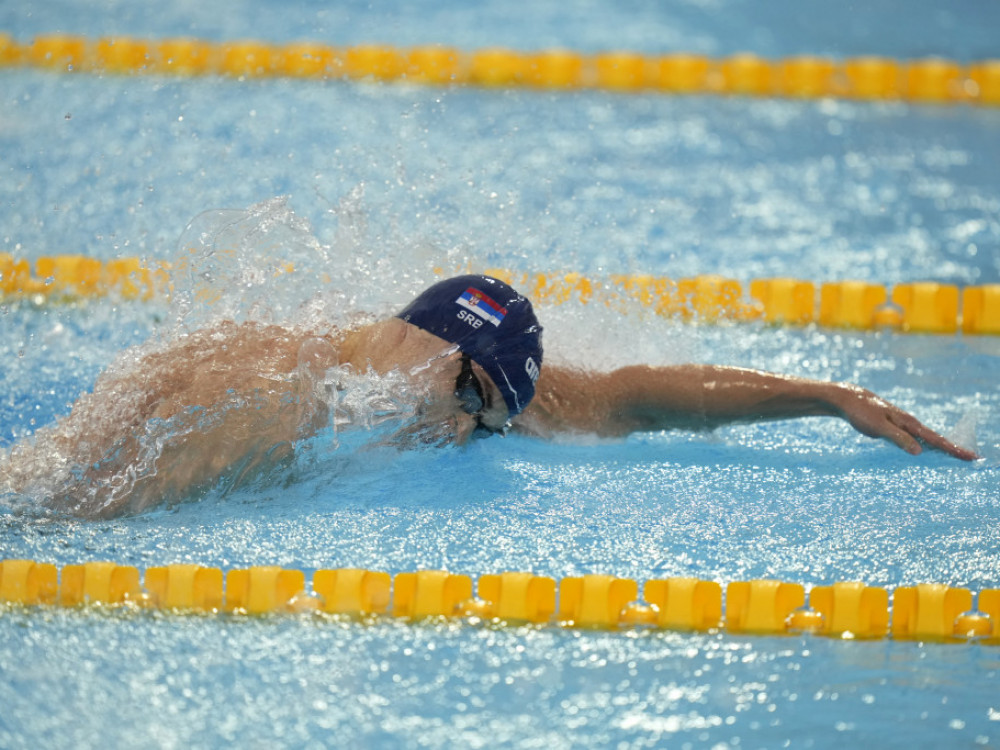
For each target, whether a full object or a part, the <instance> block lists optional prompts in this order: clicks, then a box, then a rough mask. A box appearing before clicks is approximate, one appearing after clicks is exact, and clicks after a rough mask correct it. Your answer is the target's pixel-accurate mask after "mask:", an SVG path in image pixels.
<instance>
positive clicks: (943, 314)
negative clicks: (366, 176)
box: [0, 253, 1000, 335]
mask: <svg viewBox="0 0 1000 750" xmlns="http://www.w3.org/2000/svg"><path fill="white" fill-rule="evenodd" d="M294 270H295V269H294V267H293V266H292V265H291V264H288V265H287V266H286V267H285V268H284V269H282V270H281V271H280V272H281V273H293V272H294ZM435 272H436V273H438V275H443V274H445V273H446V271H445V270H444V269H440V268H439V269H435ZM485 273H487V274H490V275H493V276H496V277H497V278H500V279H503V280H504V281H506V282H507V283H509V284H511V285H512V286H514V287H515V288H517V289H520V290H522V292H523V293H524V294H525V295H526V296H528V297H529V298H530V299H531V300H532V301H533V302H535V303H537V304H539V305H543V306H544V305H559V304H563V303H566V302H570V301H573V302H577V303H582V304H590V303H592V302H600V303H602V304H605V305H608V306H609V307H611V308H613V309H619V310H621V311H622V312H623V313H624V312H627V311H628V310H629V309H631V308H633V307H635V306H636V305H638V306H639V307H640V308H642V309H647V310H650V311H651V312H653V313H655V314H657V315H662V316H667V317H676V318H678V319H681V320H696V321H703V322H718V321H743V322H747V321H761V322H763V323H766V324H770V325H786V326H805V325H811V324H818V325H820V326H823V327H826V328H842V329H855V330H866V331H867V330H886V331H899V332H904V333H935V334H955V333H958V332H962V333H963V334H966V335H984V334H990V335H997V334H1000V284H985V285H981V286H968V287H964V288H959V287H958V286H957V285H954V284H939V283H936V282H930V281H927V282H916V283H908V284H897V285H895V286H893V287H891V288H890V287H887V286H883V285H881V284H873V283H870V282H865V281H852V280H844V281H830V282H823V283H821V284H819V285H817V284H815V283H814V282H811V281H806V280H802V279H793V278H771V279H754V280H752V281H751V282H750V284H749V285H747V286H746V287H745V288H744V286H743V285H742V284H741V283H740V282H739V281H737V280H735V279H728V278H725V277H722V276H715V275H704V276H696V277H693V278H686V279H677V280H673V279H669V278H665V277H657V276H652V275H642V274H631V275H623V274H620V275H611V276H608V277H607V278H605V279H594V278H590V277H588V276H584V275H583V274H579V273H575V272H570V273H522V272H516V271H511V270H509V269H502V268H491V269H486V270H485ZM170 288H171V282H170V266H169V264H166V263H148V264H143V263H142V262H141V261H140V260H139V259H138V258H117V259H115V260H110V261H99V260H96V259H94V258H88V257H85V256H79V255H59V256H46V257H40V258H38V259H37V260H36V261H35V262H34V264H33V265H32V263H30V262H29V261H27V260H24V259H18V258H15V257H14V256H12V255H10V254H6V253H0V300H18V299H23V300H27V301H29V302H31V303H33V304H37V305H41V304H45V303H58V302H70V301H74V300H79V299H87V298H94V297H102V296H116V297H119V298H121V299H125V300H133V299H138V300H149V299H152V298H154V297H155V296H157V295H169V294H170Z"/></svg>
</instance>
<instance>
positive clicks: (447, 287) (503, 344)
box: [396, 275, 542, 417]
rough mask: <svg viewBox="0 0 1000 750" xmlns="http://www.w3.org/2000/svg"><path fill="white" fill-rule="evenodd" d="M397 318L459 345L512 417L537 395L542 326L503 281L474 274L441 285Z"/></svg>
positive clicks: (448, 280)
mask: <svg viewBox="0 0 1000 750" xmlns="http://www.w3.org/2000/svg"><path fill="white" fill-rule="evenodd" d="M396 317H398V318H402V319H403V320H405V321H406V322H407V323H412V324H413V325H415V326H417V327H418V328H422V329H424V330H425V331H427V332H428V333H433V334H434V335H435V336H439V337H440V338H443V339H444V340H445V341H449V342H451V343H452V344H457V345H458V348H459V349H461V350H462V352H463V353H465V354H468V355H469V357H470V358H471V359H472V361H473V362H475V363H476V364H478V365H479V366H480V367H482V368H483V369H484V370H486V372H487V374H489V376H490V378H492V380H493V382H494V383H495V384H496V386H497V388H499V389H500V393H501V394H503V400H504V403H506V404H507V410H508V411H509V412H510V416H511V417H513V416H514V415H515V414H520V413H521V412H522V411H524V408H525V407H526V406H527V405H528V402H529V401H531V398H532V396H534V395H535V381H536V380H538V374H539V372H540V370H541V366H542V327H541V326H540V325H538V319H537V318H536V317H535V312H534V310H532V309H531V303H530V302H529V301H528V300H527V299H525V298H524V297H522V296H521V295H520V294H518V293H517V292H516V291H514V290H513V289H511V288H510V287H509V286H508V285H507V284H505V283H503V282H502V281H500V280H499V279H494V278H490V277H489V276H479V275H475V276H456V277H455V278H453V279H446V280H445V281H439V282H438V283H437V284H434V286H432V287H430V288H429V289H427V290H426V291H424V292H423V293H421V294H420V296H418V297H417V298H416V299H415V300H413V302H411V303H410V304H409V305H407V306H406V308H405V309H404V310H403V311H402V312H401V313H399V314H398V315H397V316H396Z"/></svg>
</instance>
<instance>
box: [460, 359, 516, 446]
mask: <svg viewBox="0 0 1000 750" xmlns="http://www.w3.org/2000/svg"><path fill="white" fill-rule="evenodd" d="M455 398H457V399H458V402H459V403H460V404H461V405H462V411H464V412H465V413H466V414H468V415H469V416H472V417H475V418H476V427H475V429H473V431H472V437H473V438H477V439H478V438H487V437H490V436H491V435H500V436H501V437H502V436H504V435H506V434H507V430H508V429H509V428H510V422H507V423H505V424H504V426H503V427H499V428H497V427H490V426H489V425H488V424H486V423H485V422H483V409H485V408H486V397H485V395H484V394H483V385H482V383H480V382H479V378H477V377H476V374H475V373H474V372H473V371H472V360H471V359H469V355H468V354H463V355H462V371H461V372H460V373H458V378H457V379H456V380H455Z"/></svg>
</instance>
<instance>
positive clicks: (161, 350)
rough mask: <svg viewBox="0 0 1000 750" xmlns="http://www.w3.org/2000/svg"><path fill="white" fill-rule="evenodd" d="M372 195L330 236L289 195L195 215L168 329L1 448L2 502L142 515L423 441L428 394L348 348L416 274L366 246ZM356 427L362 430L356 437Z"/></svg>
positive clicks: (181, 253) (349, 203) (178, 265)
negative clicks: (348, 340) (300, 456)
mask: <svg viewBox="0 0 1000 750" xmlns="http://www.w3.org/2000/svg"><path fill="white" fill-rule="evenodd" d="M362 198H363V193H362V192H358V193H356V194H352V195H351V196H348V198H347V199H345V201H343V202H342V205H341V208H342V214H341V215H340V218H341V219H342V221H341V222H340V225H339V227H338V232H337V237H336V240H335V241H334V243H333V244H331V245H324V244H322V243H320V242H319V241H318V240H317V239H316V237H315V236H314V234H313V232H312V229H311V227H310V226H309V224H308V222H306V221H305V220H303V219H301V218H300V217H298V216H296V215H295V213H294V212H293V211H292V210H291V208H290V207H289V206H288V204H287V201H286V200H285V199H284V198H275V199H273V200H269V201H265V202H263V203H260V204H257V205H255V206H251V207H250V208H249V209H247V210H245V211H240V210H218V211H208V212H205V213H203V214H201V215H200V216H198V217H196V218H195V219H194V220H193V221H192V222H191V223H190V224H189V226H188V227H187V229H186V230H185V231H184V233H183V234H182V236H181V240H180V242H179V246H178V252H177V256H176V257H175V259H174V261H173V262H172V263H171V289H170V295H169V302H168V305H169V310H168V315H167V316H166V322H165V324H164V325H163V326H161V327H160V328H159V329H158V330H157V331H156V333H155V335H153V336H151V337H150V339H149V340H148V341H146V342H144V343H142V344H140V345H137V346H133V347H130V348H127V349H125V350H123V351H122V352H120V353H119V354H118V356H117V357H116V358H115V359H114V361H113V362H112V363H111V364H110V365H109V366H108V368H107V369H106V370H105V371H104V373H102V374H101V376H100V377H99V378H98V379H97V382H96V383H95V385H94V389H93V392H91V393H88V394H84V395H83V396H82V397H81V398H80V399H79V400H78V401H77V402H76V404H75V405H74V407H73V410H72V413H71V414H69V415H68V416H66V417H64V418H62V419H60V420H58V421H57V422H56V423H55V424H53V425H50V426H46V427H42V428H41V429H38V430H37V431H36V432H35V433H34V435H32V436H31V437H30V438H29V439H25V440H22V441H20V442H19V443H17V444H15V445H14V446H13V447H12V448H11V449H10V451H9V452H8V453H7V455H5V456H4V455H0V503H3V504H4V505H7V506H8V507H17V508H20V509H24V508H30V507H31V506H32V504H34V505H36V506H37V507H38V508H49V509H54V510H55V511H57V512H69V513H72V514H76V515H83V516H88V517H94V516H98V517H100V516H112V515H119V514H122V513H135V512H141V511H143V510H146V509H148V508H150V507H153V506H156V505H163V504H167V505H169V504H172V503H175V502H179V501H181V500H184V499H185V498H187V497H190V496H191V495H192V494H198V493H199V492H204V491H205V490H208V489H211V490H216V491H221V492H224V493H225V492H228V491H231V490H232V489H235V488H237V487H241V486H245V485H247V484H248V483H252V482H260V481H265V482H266V481H273V480H275V479H276V478H280V477H281V476H283V475H284V474H285V473H287V472H289V471H294V468H295V463H296V460H297V459H296V454H297V453H298V452H301V451H300V450H299V449H300V448H301V449H303V450H306V452H308V454H309V460H310V461H311V462H314V463H315V462H316V461H317V460H319V461H323V460H326V459H327V458H328V457H329V456H330V455H333V454H334V453H336V452H337V451H341V452H343V451H345V450H346V451H348V452H357V451H361V450H363V449H364V448H365V447H366V446H370V445H375V444H382V443H385V442H389V438H390V437H391V435H393V434H395V433H396V431H401V432H402V433H403V434H411V432H412V431H413V430H414V425H415V420H417V419H418V418H419V416H420V411H421V401H422V399H424V398H425V397H426V394H425V393H424V392H423V391H422V390H421V389H420V388H418V387H414V386H412V384H410V382H409V381H408V380H407V379H406V377H405V375H404V374H401V373H388V374H387V375H378V374H376V373H374V372H371V371H367V372H355V371H354V370H353V369H352V368H351V367H349V366H346V365H344V366H342V365H341V363H340V361H339V358H338V354H337V348H336V343H335V342H336V340H337V337H338V335H339V334H340V333H341V332H343V331H344V330H347V329H351V328H354V327H356V326H358V325H362V324H364V323H367V322H371V321H372V320H373V319H374V318H375V317H376V315H378V314H380V313H383V314H384V312H385V311H386V310H388V309H391V307H392V306H394V305H395V304H398V299H399V297H400V295H401V294H402V293H403V291H402V287H405V286H406V285H408V284H410V283H412V280H405V279H404V280H402V281H400V280H398V279H393V278H392V277H391V276H386V277H385V278H384V279H383V278H382V277H380V276H378V274H377V271H378V268H379V266H380V265H381V264H382V263H384V262H386V258H379V259H378V261H377V262H374V263H373V261H372V254H371V253H368V252H366V251H363V250H362V249H361V246H362V243H363V242H364V239H365V236H366V222H365V216H364V210H363V202H362ZM376 282H378V283H376ZM192 394H193V395H192ZM345 432H357V433H359V434H361V435H362V437H361V438H360V439H359V438H354V439H352V440H350V441H349V442H348V444H347V445H344V444H343V443H342V440H341V437H342V436H343V435H344V433H345ZM415 434H417V435H418V436H421V437H420V438H419V439H418V440H417V443H418V444H421V443H430V442H440V441H439V440H438V439H437V438H435V439H434V440H428V439H427V437H426V435H424V434H423V433H421V432H420V431H419V430H417V431H416V433H415Z"/></svg>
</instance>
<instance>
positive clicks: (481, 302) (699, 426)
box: [0, 275, 977, 517]
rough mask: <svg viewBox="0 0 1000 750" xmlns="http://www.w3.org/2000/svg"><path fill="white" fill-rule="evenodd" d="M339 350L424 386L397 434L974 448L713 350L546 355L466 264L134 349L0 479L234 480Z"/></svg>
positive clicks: (125, 508) (149, 492) (531, 327)
mask: <svg viewBox="0 0 1000 750" xmlns="http://www.w3.org/2000/svg"><path fill="white" fill-rule="evenodd" d="M122 362H124V364H122ZM331 368H338V371H340V372H353V373H357V374H361V375H363V374H365V373H373V374H376V375H379V376H390V375H393V374H395V375H398V376H400V377H401V381H400V382H402V383H406V384H412V385H414V386H416V387H418V388H419V390H420V393H421V394H422V397H421V398H420V399H419V405H418V407H417V408H416V414H415V418H414V419H413V420H412V421H411V424H410V425H408V426H407V428H406V429H405V430H403V431H400V432H399V433H397V436H396V440H397V442H398V443H400V444H402V445H408V444H412V443H414V441H416V442H418V443H423V444H444V443H453V444H457V445H462V444H465V443H467V442H468V441H469V440H472V439H475V438H480V437H489V436H492V435H503V434H506V433H507V432H508V431H512V432H518V433H523V434H527V435H531V436H535V437H539V438H551V437H554V436H556V435H560V434H566V433H590V434H594V435H598V436H603V437H622V436H625V435H628V434H630V433H633V432H641V431H660V430H670V429H685V430H703V429H712V428H715V427H718V426H720V425H725V424H731V423H739V422H744V423H749V422H758V421H764V420H780V419H789V418H797V417H809V416H827V417H839V418H841V419H843V420H846V421H847V422H848V423H849V424H850V425H852V426H853V427H854V428H855V429H856V430H858V431H859V432H861V433H863V434H864V435H867V436H869V437H873V438H882V439H886V440H888V441H889V442H891V443H894V444H895V445H897V446H898V447H900V448H901V449H903V450H904V451H906V452H908V453H911V454H914V455H916V454H919V453H920V452H921V450H922V446H928V447H930V448H933V449H936V450H940V451H943V452H945V453H947V454H949V455H951V456H954V457H956V458H959V459H962V460H966V461H971V460H973V459H975V458H977V456H976V454H975V453H973V452H972V451H970V450H967V449H965V448H962V447H960V446H958V445H956V444H954V443H952V442H950V441H949V440H947V439H946V438H944V437H942V436H941V435H939V434H937V433H936V432H934V431H933V430H931V429H929V428H928V427H926V426H924V425H923V424H921V423H920V422H919V421H918V420H917V419H916V418H915V417H913V416H911V415H909V414H907V413H906V412H904V411H902V410H901V409H899V408H897V407H895V406H893V405H892V404H890V403H888V402H886V401H884V400H882V399H881V398H879V397H878V396H876V395H875V394H873V393H871V392H870V391H868V390H865V389H864V388H861V387H858V386H855V385H849V384H842V383H833V382H823V381H816V380H808V379H804V378H797V377H788V376H784V375H778V374H773V373H767V372H761V371H757V370H749V369H743V368H736V367H725V366H713V365H693V364H690V365H678V366H665V367H649V366H629V367H623V368H620V369H618V370H615V371H613V372H607V373H598V372H585V371H581V370H576V369H570V368H565V367H555V366H552V365H545V366H544V367H543V362H542V328H541V326H540V325H539V323H538V320H537V319H536V317H535V314H534V311H533V310H532V306H531V303H530V302H529V301H528V300H527V299H525V298H524V297H523V296H521V295H519V294H518V293H517V292H516V291H515V290H514V289H512V288H511V287H510V286H508V285H507V284H505V283H504V282H502V281H499V280H497V279H494V278H490V277H487V276H479V275H469V276H459V277H456V278H451V279H447V280H445V281H441V282H439V283H436V284H434V285H433V286H431V287H430V288H429V289H427V290H426V291H424V292H423V293H422V294H420V295H419V296H418V297H417V298H416V299H415V300H413V301H412V302H411V303H410V304H409V305H407V306H406V307H405V308H404V309H403V310H402V311H400V312H399V313H398V314H397V315H396V316H394V317H391V318H388V319H386V320H381V321H378V322H375V323H370V324H366V325H362V326H359V327H357V328H354V329H352V330H347V331H335V332H332V333H330V332H326V333H322V334H317V333H316V332H310V331H301V330H295V329H290V328H285V327H280V326H275V325H258V324H253V323H245V324H240V325H237V324H235V323H226V324H222V325H219V326H216V327H214V328H212V329H210V330H204V331H199V332H196V333H194V334H191V335H189V336H187V337H184V338H181V339H180V340H178V341H176V342H174V343H173V344H171V345H170V346H169V347H167V348H165V349H162V350H159V351H154V352H151V353H147V354H141V353H136V352H131V353H126V355H125V356H124V357H123V360H122V361H120V362H119V365H118V366H117V367H116V368H114V370H113V371H111V370H109V371H108V372H107V373H105V374H103V375H102V376H100V377H99V378H98V380H97V382H96V383H95V386H94V390H93V392H92V393H90V394H86V395H84V396H82V397H81V398H80V400H79V401H78V402H77V403H76V404H75V405H74V407H73V409H72V411H71V413H70V414H69V415H68V416H67V417H65V418H64V419H63V420H61V421H60V422H59V423H57V425H55V426H54V427H52V428H46V430H43V431H40V432H39V435H38V436H36V437H37V439H36V440H34V441H32V442H31V444H30V445H23V446H16V447H15V449H14V450H13V451H12V453H11V455H10V457H9V458H8V460H7V461H5V462H0V491H3V490H4V488H5V487H6V488H7V489H8V491H16V492H24V493H27V494H32V493H31V477H32V476H37V475H38V469H39V468H40V465H41V464H42V463H43V462H44V463H45V466H46V467H47V471H48V472H49V473H50V474H51V472H52V471H53V470H54V469H53V458H52V457H53V456H58V457H59V459H58V461H57V463H58V464H59V467H61V469H62V471H63V474H64V475H65V476H67V477H70V478H71V481H67V482H65V483H64V485H63V487H62V489H61V490H59V491H58V492H56V493H54V494H53V493H50V497H49V504H50V505H51V506H52V507H56V508H60V509H63V510H67V509H68V510H69V511H70V512H72V513H75V514H78V515H83V516H89V517H108V516H115V515H121V514H126V513H137V512H140V511H142V510H144V509H146V508H149V507H152V506H154V505H159V504H163V503H171V502H176V501H178V500H181V499H183V498H185V497H188V496H190V495H191V494H192V493H193V492H195V491H197V490H198V489H199V488H207V487H210V486H213V485H214V484H217V483H219V482H220V481H226V482H228V483H229V484H230V486H235V485H236V484H238V483H239V482H240V481H242V480H243V479H244V478H246V477H247V476H251V475H253V474H254V472H259V471H265V470H267V468H268V467H272V466H274V465H280V464H281V463H282V462H283V461H286V460H287V459H288V458H289V457H290V456H291V455H292V453H293V451H294V446H295V445H296V443H297V442H298V441H301V440H302V439H304V438H307V437H309V436H310V435H313V434H316V433H317V432H318V431H319V430H321V429H323V427H324V425H328V424H329V423H330V419H331V415H330V414H329V407H328V406H327V402H325V401H324V400H323V399H322V398H320V397H318V396H317V395H316V393H315V384H316V382H321V381H322V378H323V374H324V373H325V372H328V371H330V370H331ZM219 405H223V406H222V407H221V408H220V406H219ZM163 425H169V426H170V427H169V430H165V429H162V426H163ZM157 426H161V427H160V428H158V427H157ZM59 467H56V468H59Z"/></svg>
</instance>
